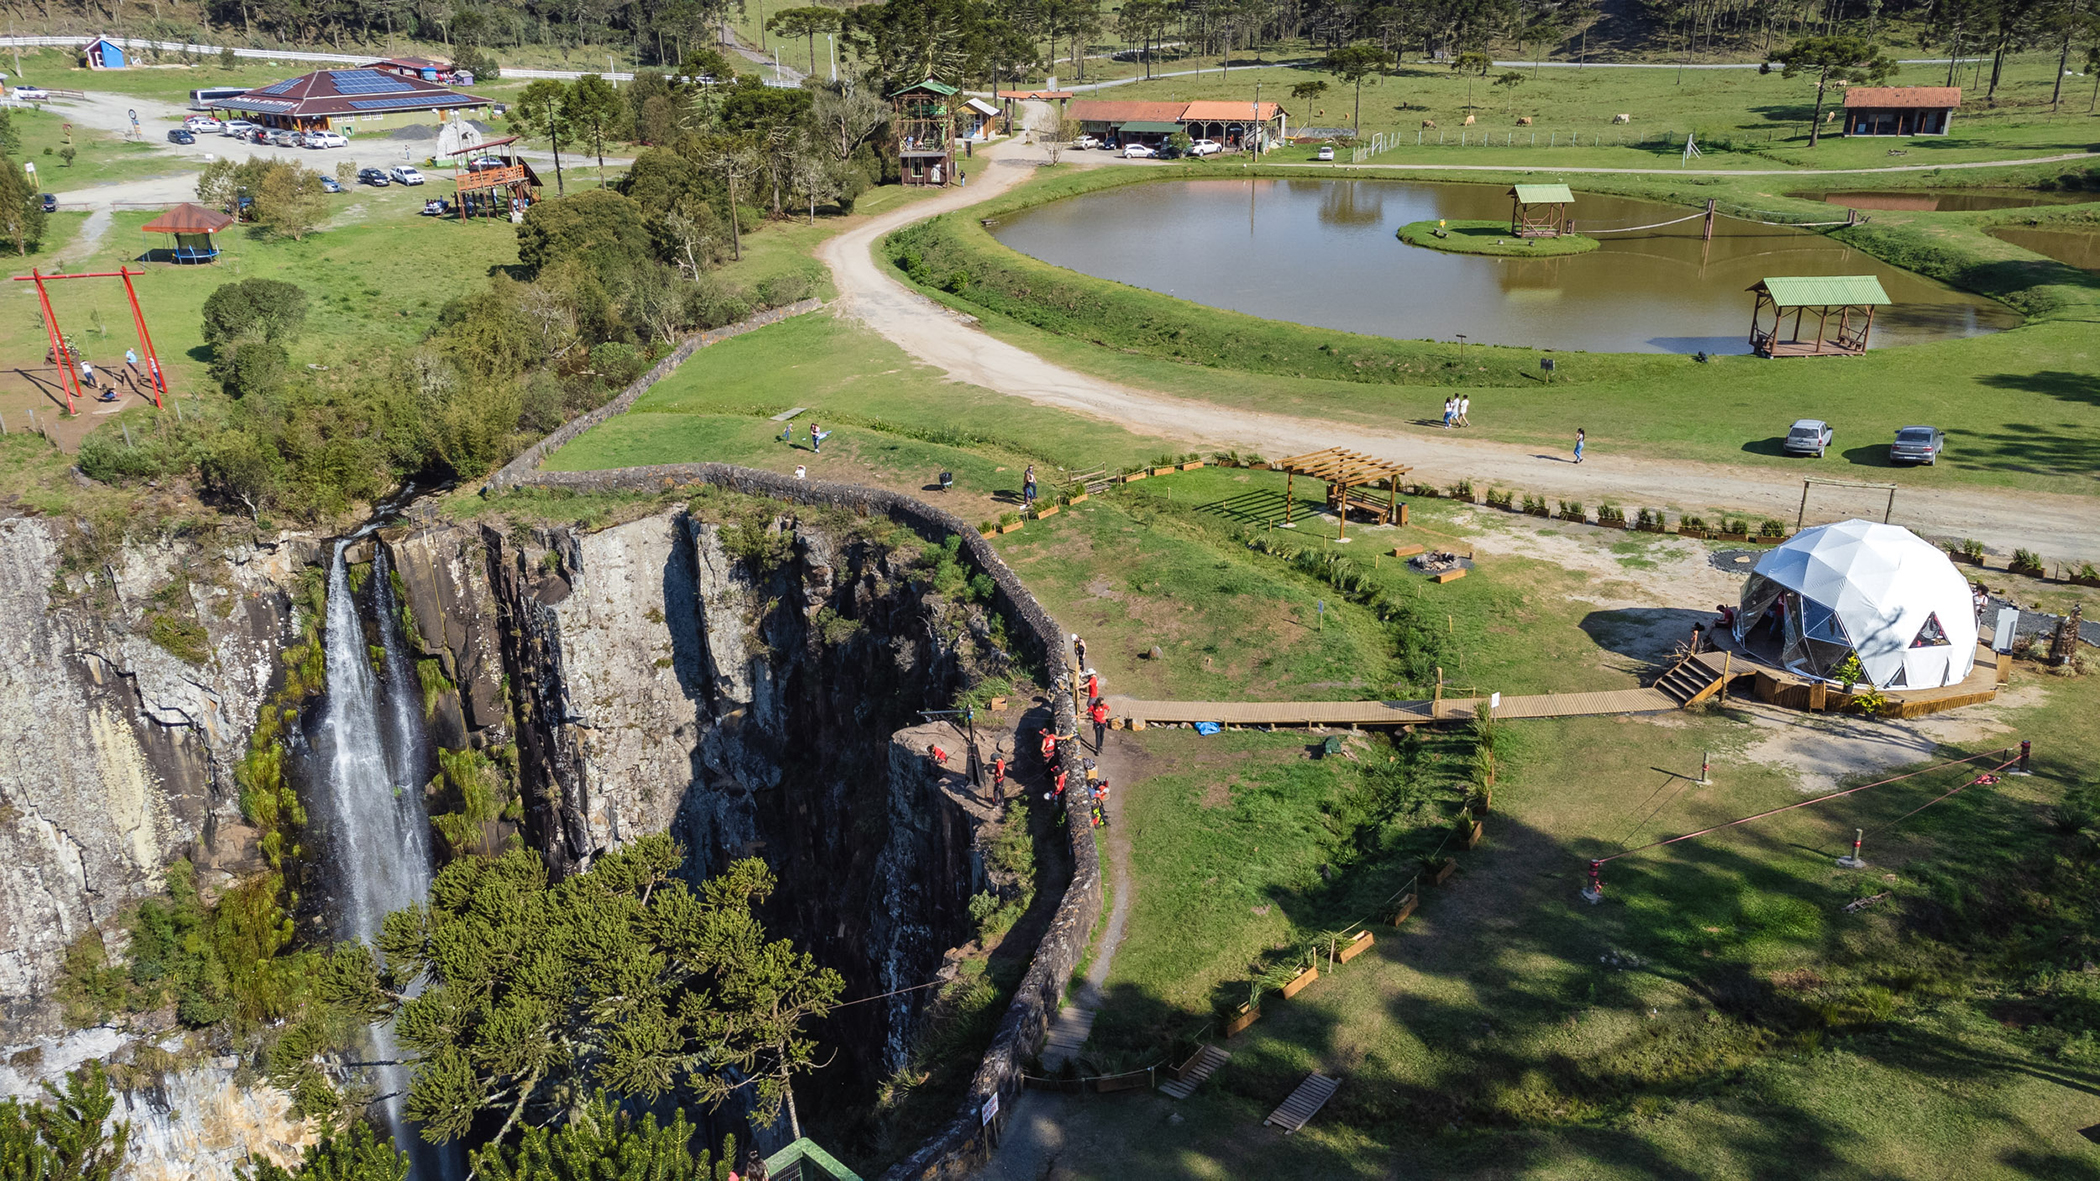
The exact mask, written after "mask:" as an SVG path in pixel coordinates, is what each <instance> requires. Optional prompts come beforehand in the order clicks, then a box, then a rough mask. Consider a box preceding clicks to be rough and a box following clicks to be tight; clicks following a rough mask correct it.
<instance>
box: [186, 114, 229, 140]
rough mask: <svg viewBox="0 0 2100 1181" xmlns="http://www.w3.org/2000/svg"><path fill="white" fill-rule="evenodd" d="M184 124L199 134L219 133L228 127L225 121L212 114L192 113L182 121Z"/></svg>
mask: <svg viewBox="0 0 2100 1181" xmlns="http://www.w3.org/2000/svg"><path fill="white" fill-rule="evenodd" d="M182 125H183V126H184V127H186V128H188V129H189V130H190V131H191V132H192V133H194V134H197V135H217V134H218V133H219V132H221V131H224V130H225V129H226V125H225V124H224V123H221V122H219V121H218V120H217V119H214V118H212V117H211V116H210V115H191V116H190V117H189V118H187V119H184V120H183V121H182Z"/></svg>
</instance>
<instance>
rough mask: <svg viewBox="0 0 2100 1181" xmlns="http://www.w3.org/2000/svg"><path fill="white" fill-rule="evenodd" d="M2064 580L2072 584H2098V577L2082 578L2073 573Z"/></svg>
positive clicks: (2099, 583)
mask: <svg viewBox="0 0 2100 1181" xmlns="http://www.w3.org/2000/svg"><path fill="white" fill-rule="evenodd" d="M2065 581H2067V582H2069V583H2070V584H2071V585H2072V586H2100V578H2083V577H2079V576H2075V575H2074V576H2072V577H2071V578H2068V579H2066V580H2065Z"/></svg>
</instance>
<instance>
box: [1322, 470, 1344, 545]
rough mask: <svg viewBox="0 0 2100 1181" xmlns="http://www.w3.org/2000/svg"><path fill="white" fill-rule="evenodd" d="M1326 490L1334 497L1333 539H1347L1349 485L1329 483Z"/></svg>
mask: <svg viewBox="0 0 2100 1181" xmlns="http://www.w3.org/2000/svg"><path fill="white" fill-rule="evenodd" d="M1327 490H1328V493H1329V494H1330V495H1332V496H1333V497H1334V509H1335V512H1334V519H1335V521H1336V525H1335V535H1334V536H1335V540H1337V541H1347V540H1349V485H1348V484H1346V483H1344V484H1329V485H1327Z"/></svg>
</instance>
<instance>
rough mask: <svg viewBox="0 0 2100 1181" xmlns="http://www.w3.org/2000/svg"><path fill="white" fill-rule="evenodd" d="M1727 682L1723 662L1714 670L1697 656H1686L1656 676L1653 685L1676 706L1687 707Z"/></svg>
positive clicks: (1725, 665)
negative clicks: (1719, 667)
mask: <svg viewBox="0 0 2100 1181" xmlns="http://www.w3.org/2000/svg"><path fill="white" fill-rule="evenodd" d="M1727 683H1728V672H1727V664H1726V663H1725V662H1724V663H1723V665H1722V667H1721V669H1719V670H1716V669H1715V668H1714V667H1713V666H1712V665H1710V664H1708V663H1707V662H1706V661H1705V660H1704V659H1702V658H1700V657H1698V656H1686V657H1685V658H1684V659H1683V660H1680V661H1678V662H1677V663H1676V664H1673V665H1671V666H1670V669H1669V671H1668V672H1665V673H1664V674H1663V675H1662V676H1660V677H1658V678H1656V681H1655V686H1654V687H1655V688H1657V689H1660V690H1662V691H1663V693H1664V694H1665V695H1666V696H1668V697H1669V699H1670V700H1672V701H1674V702H1676V703H1677V708H1679V709H1688V708H1690V707H1692V706H1694V705H1697V704H1698V703H1700V702H1702V701H1704V700H1706V699H1707V698H1709V697H1712V696H1713V695H1714V694H1716V693H1719V692H1720V691H1721V687H1722V686H1723V685H1726V684H1727Z"/></svg>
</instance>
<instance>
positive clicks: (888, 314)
mask: <svg viewBox="0 0 2100 1181" xmlns="http://www.w3.org/2000/svg"><path fill="white" fill-rule="evenodd" d="M1067 159H1068V161H1069V160H1070V156H1068V157H1067ZM1071 162H1074V163H1077V162H1078V161H1071ZM1042 163H1043V156H1042V152H1041V149H1039V148H1032V147H1027V146H1024V145H1020V144H1013V143H1008V144H1002V145H999V146H997V147H995V148H992V149H989V150H987V151H982V152H979V153H978V158H977V159H976V160H975V161H973V162H972V163H971V165H970V166H969V175H970V181H969V184H968V186H967V187H964V188H959V189H949V190H948V191H946V192H944V193H942V194H941V195H940V196H938V197H935V198H932V199H931V200H928V201H924V202H920V203H918V204H915V205H911V206H909V207H907V208H904V209H899V210H897V211H895V212H893V213H890V214H886V215H884V216H882V217H878V218H874V219H872V220H870V221H869V222H867V223H866V224H865V225H862V226H859V227H857V228H855V229H852V230H848V231H846V232H845V233H843V234H840V235H838V236H837V237H835V238H832V239H830V240H829V241H827V242H825V243H824V245H823V246H822V247H820V248H819V249H818V251H817V257H818V258H819V259H821V260H822V261H823V262H824V263H825V265H827V266H829V267H830V268H831V273H832V278H833V281H834V282H835V283H836V284H837V285H838V290H839V301H838V305H837V306H838V309H839V314H841V315H847V316H853V317H855V318H857V319H859V320H861V321H863V322H865V323H866V324H868V325H869V326H870V327H872V328H874V329H875V330H876V331H877V332H880V333H882V335H884V336H886V337H888V338H889V339H890V340H892V341H894V342H895V343H896V344H897V345H898V346H899V347H901V348H902V349H904V351H905V352H907V353H910V354H911V355H912V356H914V357H916V358H917V359H919V360H921V361H924V362H926V363H927V364H929V365H936V366H939V367H940V368H942V369H945V370H947V372H948V375H949V376H950V377H952V378H954V379H955V380H957V381H963V382H969V383H970V384H973V385H978V386H983V387H984V388H986V389H990V390H997V391H999V392H1000V393H1005V394H1012V395H1014V396H1015V397H1020V398H1027V399H1028V400H1030V401H1033V402H1038V403H1041V404H1043V405H1047V406H1056V407H1059V408H1060V409H1065V410H1072V411H1077V412H1079V413H1081V414H1087V415H1091V416H1093V417H1096V418H1100V419H1103V420H1105V421H1108V422H1112V423H1115V424H1116V425H1117V426H1120V427H1123V428H1125V429H1128V430H1133V431H1137V432H1140V433H1157V434H1162V435H1166V436H1169V437H1173V438H1182V439H1187V440H1189V441H1190V443H1191V444H1192V445H1197V446H1209V447H1221V448H1238V449H1252V450H1254V451H1257V452H1260V453H1262V454H1264V455H1268V456H1272V457H1273V456H1279V455H1292V454H1297V453H1300V452H1305V451H1315V450H1318V449H1320V448H1323V447H1331V446H1334V445H1336V444H1337V443H1344V442H1346V443H1347V444H1348V445H1349V446H1351V447H1354V448H1356V449H1357V450H1360V451H1365V452H1368V453H1370V454H1372V455H1376V456H1379V457H1381V458H1385V459H1393V460H1399V461H1402V462H1405V463H1408V464H1411V465H1413V466H1414V468H1415V472H1416V475H1417V477H1418V478H1420V479H1422V480H1424V481H1425V482H1430V481H1433V482H1438V483H1444V482H1450V481H1455V480H1458V479H1460V478H1469V479H1471V480H1473V481H1474V482H1475V483H1497V484H1502V485H1505V486H1514V487H1520V488H1524V489H1526V490H1528V491H1532V492H1534V493H1540V494H1544V495H1549V496H1558V497H1566V498H1567V499H1570V500H1581V501H1585V502H1588V503H1597V502H1598V501H1601V500H1612V501H1615V502H1617V503H1620V504H1627V505H1642V504H1646V505H1650V506H1662V505H1681V506H1683V507H1685V508H1686V509H1689V510H1691V511H1695V512H1704V511H1706V510H1710V509H1716V508H1719V509H1727V510H1729V511H1732V512H1740V513H1743V514H1745V515H1766V516H1773V517H1780V518H1783V519H1787V520H1791V519H1792V518H1793V516H1794V514H1795V510H1796V508H1797V507H1798V506H1799V504H1800V500H1801V483H1800V480H1799V478H1798V477H1796V476H1793V475H1782V474H1779V473H1775V472H1768V471H1763V470H1759V469H1754V468H1746V467H1737V466H1733V465H1729V464H1718V463H1695V462H1690V461H1684V460H1653V459H1643V458H1641V457H1639V456H1633V455H1625V454H1620V453H1615V452H1613V451H1611V450H1609V449H1608V448H1599V447H1598V446H1597V445H1596V444H1594V443H1592V444H1591V446H1590V448H1589V451H1588V453H1587V455H1586V456H1585V460H1586V461H1585V462H1584V463H1583V464H1581V465H1580V466H1577V465H1576V464H1574V463H1573V462H1570V457H1569V456H1568V455H1566V454H1564V453H1552V454H1545V453H1541V451H1540V449H1539V448H1537V447H1526V446H1518V445H1516V444H1510V443H1495V442H1489V441H1486V440H1476V439H1465V438H1459V437H1451V436H1445V435H1443V434H1442V433H1438V434H1436V435H1422V434H1410V433H1403V432H1398V431H1390V432H1389V431H1378V430H1375V429H1371V428H1366V427H1363V426H1359V425H1354V424H1343V423H1335V422H1327V421H1322V420H1320V419H1314V418H1298V417H1291V416H1287V415H1281V414H1265V413H1261V412H1259V411H1252V410H1240V409H1234V408H1232V407H1230V406H1224V405H1218V404H1215V403H1210V402H1198V401H1194V400H1190V399H1185V398H1177V397H1173V396H1171V395H1167V394H1161V393H1157V392H1154V391H1150V390H1142V389H1137V388H1134V387H1130V386H1125V385H1120V384H1118V383H1115V382H1112V381H1107V380H1104V379H1102V378H1097V377H1092V376H1089V375H1087V374H1083V373H1078V372H1075V371H1073V370H1070V369H1066V368H1064V367H1063V366H1060V365H1056V364H1053V363H1051V362H1049V361H1046V360H1044V359H1042V358H1041V357H1038V356H1036V355H1034V354H1033V353H1029V352H1027V351H1026V350H1024V349H1021V348H1018V347H1016V346H1014V345H1011V344H1008V343H1006V342H1005V341H1001V340H997V339H994V338H993V337H992V336H991V335H989V334H988V333H986V332H984V331H982V330H981V329H978V328H976V327H974V326H973V322H971V321H970V320H969V318H968V317H964V316H960V315H958V314H956V313H955V312H953V311H951V310H949V309H947V308H945V307H942V306H941V305H940V304H937V303H934V302H933V301H932V300H929V299H927V298H925V297H924V296H922V295H919V294H918V293H917V292H914V291H912V290H910V289H908V288H906V287H905V286H904V285H903V284H901V283H899V282H897V281H896V280H895V279H892V278H891V277H890V275H889V273H888V271H887V270H886V269H885V268H884V267H882V266H881V265H880V264H878V263H877V262H876V260H875V257H874V253H873V251H874V247H875V246H876V244H877V243H879V242H880V241H881V240H882V238H883V236H884V235H886V234H888V233H890V232H891V231H893V230H896V229H898V228H900V227H903V226H906V225H909V224H911V223H913V222H916V221H921V220H923V219H925V218H928V217H933V216H935V215H936V214H941V213H946V212H949V211H951V210H955V209H961V208H965V207H967V206H970V205H974V204H976V203H978V202H981V201H986V200H989V199H991V198H993V197H996V196H998V195H999V194H1000V193H1003V192H1006V191H1007V190H1008V189H1011V188H1012V187H1013V186H1015V185H1016V184H1019V183H1020V182H1021V181H1023V180H1025V179H1027V178H1028V177H1029V176H1031V175H1032V174H1033V173H1034V170H1035V169H1036V168H1037V167H1038V166H1040V165H1041V164H1042ZM1571 442H1572V441H1571ZM1896 509H1897V516H1898V519H1899V521H1900V522H1901V523H1902V524H1905V525H1908V526H1911V527H1912V528H1915V529H1918V530H1920V531H1922V532H1925V533H1929V534H1934V535H1940V536H1948V537H1976V538H1979V539H1981V540H1983V541H1985V542H1986V543H1988V544H1989V545H1991V546H1993V547H1995V548H1998V549H2011V548H2013V547H2016V546H2017V547H2023V548H2028V549H2033V550H2036V551H2038V552H2040V553H2044V554H2047V555H2049V556H2050V557H2052V558H2057V559H2069V558H2081V559H2092V558H2100V512H2096V511H2094V502H2093V501H2092V500H2089V499H2086V498H2083V497H2078V496H2067V495H2061V494H2049V493H2036V492H2000V491H1986V490H1977V489H1967V488H1962V489H1935V488H1905V489H1903V490H1902V491H1901V492H1899V493H1898V494H1897V497H1896Z"/></svg>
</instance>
